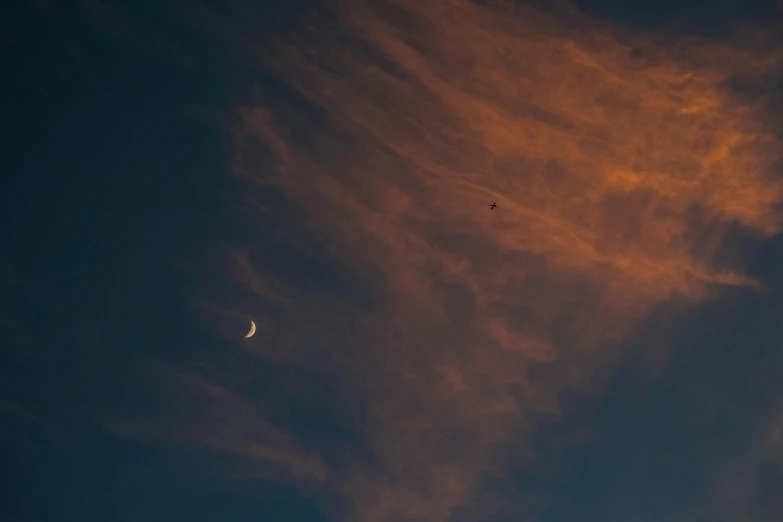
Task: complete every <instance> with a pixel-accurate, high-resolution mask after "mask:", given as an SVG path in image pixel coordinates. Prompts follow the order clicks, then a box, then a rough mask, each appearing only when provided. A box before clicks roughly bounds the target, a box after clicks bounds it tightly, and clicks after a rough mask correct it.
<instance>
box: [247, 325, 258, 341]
mask: <svg viewBox="0 0 783 522" xmlns="http://www.w3.org/2000/svg"><path fill="white" fill-rule="evenodd" d="M254 333H256V323H254V322H253V321H250V331H249V332H247V333H246V334H245V339H248V338H250V337H253V334H254Z"/></svg>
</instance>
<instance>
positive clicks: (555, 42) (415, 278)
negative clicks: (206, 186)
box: [175, 0, 783, 521]
mask: <svg viewBox="0 0 783 522" xmlns="http://www.w3.org/2000/svg"><path fill="white" fill-rule="evenodd" d="M302 25H303V26H302V27H301V28H300V29H299V30H297V31H295V32H293V33H292V34H291V35H282V36H279V37H277V38H275V39H274V46H273V47H272V46H270V45H268V43H269V42H267V41H265V42H255V41H247V42H243V43H244V47H243V52H245V53H247V56H248V57H250V59H251V60H253V61H254V63H255V64H257V65H258V66H260V67H262V68H263V69H264V70H266V71H273V74H275V75H276V76H277V77H278V79H279V80H280V83H281V85H282V86H281V87H280V89H279V90H278V91H272V90H271V89H270V90H266V91H264V90H263V89H262V91H263V92H262V95H261V96H259V97H258V99H256V100H254V101H252V102H249V103H246V104H244V105H242V106H240V107H236V110H235V118H233V120H232V124H231V125H230V128H229V129H228V131H229V132H230V134H231V136H232V137H233V142H234V146H235V149H234V152H235V156H234V169H235V173H236V175H237V176H238V177H239V178H240V180H241V181H242V182H243V183H245V184H246V187H247V196H246V197H245V198H244V200H243V201H242V202H241V204H242V205H244V206H245V208H247V206H248V205H249V206H250V207H251V208H252V207H253V205H254V201H255V199H254V198H255V197H256V194H257V193H256V192H255V190H256V189H258V188H259V187H263V188H264V189H273V190H274V191H275V192H276V193H277V194H279V195H280V197H281V198H283V199H284V200H285V201H286V202H287V204H288V205H291V206H293V207H294V208H296V209H297V210H299V211H301V216H304V217H303V221H304V222H305V228H306V230H308V233H309V234H310V238H317V239H318V242H319V245H320V246H319V247H318V248H317V252H316V251H314V250H313V249H311V250H307V249H305V247H302V246H301V245H298V244H293V243H292V244H290V245H289V246H288V247H287V248H289V251H290V252H297V253H298V254H297V255H299V254H301V256H304V258H307V259H310V260H312V261H313V263H315V265H318V264H319V263H326V264H328V265H329V266H331V267H338V268H334V270H333V271H331V272H329V271H328V270H327V271H326V272H324V273H325V274H327V275H324V276H323V277H324V280H326V279H329V280H331V281H332V283H331V284H326V283H324V284H321V286H318V284H316V283H312V284H309V283H308V284H305V283H304V282H303V281H304V280H305V279H306V278H307V277H315V276H313V275H312V273H311V272H312V271H311V272H307V273H306V274H303V273H299V272H295V271H293V272H292V271H288V272H287V271H286V270H285V269H283V268H281V267H276V268H275V270H271V269H270V264H269V257H270V256H272V255H278V253H270V252H269V251H265V250H264V249H263V248H261V247H259V246H258V245H257V243H258V241H259V238H258V237H252V236H250V235H248V237H246V238H243V239H242V240H239V241H237V245H236V246H235V247H234V248H233V250H232V251H231V252H230V255H231V256H232V259H233V264H230V265H227V266H231V267H233V268H232V269H231V274H232V277H233V278H234V281H235V283H237V284H238V285H239V286H240V287H242V288H244V289H245V290H247V291H246V292H243V293H242V295H243V296H244V297H243V298H242V299H241V302H239V303H232V304H231V305H230V306H231V307H235V308H239V307H242V308H243V309H246V310H249V312H248V313H255V315H256V316H259V315H260V316H261V317H259V323H261V324H267V325H268V327H267V328H260V329H259V334H258V335H257V337H256V338H254V339H256V343H257V344H255V345H254V349H252V352H251V353H252V357H255V358H258V359H260V360H273V361H275V363H276V364H278V363H284V364H286V365H288V366H286V367H287V368H291V370H290V373H286V374H285V375H282V374H281V376H278V377H271V378H272V379H278V380H279V382H280V383H281V386H284V387H286V386H290V387H292V389H296V387H297V386H304V385H302V384H301V381H300V379H304V377H302V376H305V375H306V376H308V377H307V378H311V379H316V380H319V381H323V382H326V383H328V386H327V387H328V388H329V389H330V390H332V392H331V393H332V395H330V398H329V401H328V408H330V410H329V411H330V412H331V413H333V414H334V416H336V417H341V416H342V417H341V418H344V420H345V426H343V427H344V428H345V429H346V430H348V431H349V432H351V433H352V437H353V438H349V439H347V440H342V441H339V440H331V439H330V440H328V441H324V440H323V439H328V438H329V435H325V434H321V435H319V433H323V430H322V428H323V426H319V425H316V424H314V425H312V426H309V427H302V426H301V425H296V426H294V424H292V423H291V422H289V421H288V420H285V416H283V417H277V418H278V420H277V421H275V420H274V418H273V417H274V416H273V415H270V416H269V417H268V418H267V419H265V421H264V422H265V423H266V424H264V425H265V426H266V428H265V429H268V430H271V431H269V432H268V434H272V435H270V437H271V438H269V441H268V446H267V447H268V448H269V452H270V453H269V455H272V454H274V455H277V456H279V455H286V457H272V458H267V457H268V456H269V455H267V454H265V455H267V456H266V457H263V456H262V457H263V458H262V462H264V459H266V460H265V461H267V462H268V463H274V462H278V463H283V464H284V465H287V466H289V467H290V468H291V469H292V470H296V469H300V468H301V467H302V462H306V463H307V464H306V465H304V468H306V469H310V473H309V474H310V475H317V476H318V477H320V478H321V479H322V480H323V481H324V484H325V487H328V488H330V489H332V490H333V491H336V492H339V493H340V494H341V498H343V499H344V503H345V504H346V505H347V506H348V507H347V512H348V513H350V518H353V519H356V520H362V521H366V520H389V521H392V520H428V521H445V520H461V516H463V515H462V514H464V513H470V512H472V511H471V510H481V512H482V513H483V514H484V515H487V514H488V513H491V512H493V511H499V510H506V509H511V508H510V506H511V505H513V504H514V502H513V500H514V498H501V499H498V497H497V496H496V495H488V494H487V493H486V488H485V487H484V485H485V484H486V483H487V482H488V481H490V480H493V481H494V480H500V481H503V480H511V479H510V478H508V477H505V473H504V470H505V469H506V467H507V466H509V465H511V464H513V465H518V464H519V463H520V462H524V460H525V458H526V457H527V456H529V455H531V454H532V453H533V452H534V449H533V447H532V445H531V443H530V441H531V436H532V434H534V433H535V432H536V430H537V427H538V425H539V422H540V420H539V419H540V418H541V416H542V415H545V416H550V417H551V416H557V415H560V414H561V408H562V404H561V398H562V395H563V393H565V392H580V391H581V392H585V391H588V390H592V389H594V387H596V386H597V387H599V388H600V384H601V382H602V380H603V379H605V378H606V376H607V374H608V373H611V369H612V368H613V367H614V366H615V365H616V364H617V362H618V361H619V360H620V359H621V358H622V356H623V355H624V353H623V341H624V340H625V339H626V337H627V336H628V335H629V333H630V332H632V331H633V329H634V328H635V327H636V326H638V325H639V324H640V322H641V321H643V320H644V319H645V318H646V317H647V315H648V313H649V311H650V310H651V309H652V308H653V307H655V306H659V305H662V304H664V303H667V302H670V301H672V300H675V301H676V302H677V303H678V305H696V304H698V303H699V302H701V301H703V300H705V299H709V298H711V296H713V295H714V294H713V293H712V292H713V290H714V289H715V288H720V287H722V286H749V287H752V286H755V285H757V284H758V282H757V281H755V280H754V279H753V278H752V277H750V276H749V275H748V274H747V272H746V271H745V267H744V266H743V263H744V262H745V260H744V259H742V258H741V257H739V255H738V254H737V255H735V254H734V253H732V252H731V249H730V246H731V245H732V241H733V240H734V238H736V236H737V234H738V233H737V230H739V231H740V232H739V235H741V236H743V237H752V238H764V237H769V236H772V235H774V234H776V233H778V232H779V231H780V228H781V216H780V213H779V209H780V203H781V201H783V184H781V181H780V178H779V169H780V164H781V159H783V158H782V157H781V156H783V154H782V153H781V150H783V149H781V142H780V135H779V134H778V133H777V129H776V128H775V127H774V125H775V122H774V120H773V119H772V118H771V116H770V113H769V110H768V108H769V106H770V105H769V104H770V101H771V98H770V97H771V96H772V94H771V93H769V92H768V91H767V90H764V89H761V90H759V89H758V88H757V89H756V90H755V91H754V92H755V96H753V97H749V96H748V95H747V92H748V89H749V88H752V87H754V86H756V87H757V86H762V87H764V85H766V84H765V82H766V81H767V78H768V76H769V75H770V74H773V73H774V72H775V71H777V70H778V68H779V67H780V59H781V57H782V55H781V52H780V48H778V47H775V45H774V42H771V41H765V40H764V39H763V38H761V37H759V38H755V39H749V38H745V39H742V38H738V39H737V40H736V41H730V42H721V41H708V40H699V39H691V40H683V41H680V42H671V41H669V42H663V41H661V40H658V39H656V37H655V36H654V35H651V34H635V33H633V32H631V31H629V30H625V29H620V28H615V27H611V26H609V25H607V24H604V23H599V22H597V21H595V20H592V19H590V18H588V17H586V16H582V15H580V14H578V13H573V12H572V13H571V14H569V15H566V14H563V13H552V12H549V13H547V12H544V11H541V10H537V9H536V8H534V7H530V6H523V7H519V8H517V9H516V10H515V11H514V13H513V15H509V14H507V13H504V12H500V11H498V10H493V9H490V8H487V7H482V6H479V5H477V4H476V3H472V2H467V1H460V0H455V1H452V2H440V1H418V2H405V1H401V2H373V3H368V2H360V1H358V0H356V1H343V2H338V3H337V4H336V5H334V6H333V8H330V9H327V10H325V11H323V12H321V13H320V15H319V16H314V17H313V18H308V19H307V22H303V24H302ZM740 85H741V86H743V90H740V89H739V88H738V86H740ZM751 90H752V89H751ZM280 92H285V93H286V94H285V95H281V94H280ZM493 201H497V203H498V208H497V210H495V211H490V210H489V209H488V208H487V207H486V205H487V204H489V203H492V202H493ZM237 204H238V205H239V204H240V202H237ZM255 205H256V208H257V209H258V212H257V214H255V216H253V215H252V214H251V215H250V218H251V219H257V220H258V222H259V223H261V222H263V221H264V220H267V219H273V218H270V217H269V214H270V213H271V214H274V213H275V211H270V210H269V209H268V208H267V207H266V206H265V204H264V203H262V202H261V201H255ZM245 217H248V216H247V215H246V216H245ZM281 226H283V227H284V226H285V225H281ZM259 228H260V227H259ZM262 239H263V238H262ZM281 244H285V239H283V240H281ZM298 259H300V260H301V257H300V258H298ZM297 262H298V261H297ZM293 263H294V264H295V263H296V262H293ZM330 270H331V269H330ZM334 281H339V282H340V284H335V283H334ZM340 285H343V286H340ZM349 288H350V292H349V291H347V289H349ZM660 349H661V350H666V347H663V346H662V347H660ZM244 356H245V357H248V355H247V354H245V355H244ZM291 375H297V376H298V377H296V378H294V377H291ZM200 389H204V388H203V387H200ZM302 389H308V390H309V388H307V387H306V386H304V388H302ZM292 393H293V392H292ZM226 397H227V398H226V401H227V402H226V403H225V406H220V407H216V410H221V411H223V412H224V413H223V414H222V415H225V419H231V420H230V421H229V423H228V424H227V425H226V426H230V425H232V424H231V423H232V422H237V423H239V424H238V425H241V426H243V427H241V428H237V429H236V430H233V431H231V433H230V434H227V433H222V435H221V432H216V433H215V434H214V436H212V435H211V436H208V437H206V436H200V435H199V433H200V432H199V431H198V430H196V431H190V430H186V432H187V433H189V434H190V435H192V436H193V437H194V438H196V439H198V440H201V441H202V442H203V441H214V445H215V446H216V447H218V448H223V449H226V450H229V449H231V450H232V451H239V452H241V453H242V454H248V455H249V454H250V453H253V451H251V449H249V448H250V447H251V446H249V444H250V442H249V441H250V440H253V437H254V436H253V435H251V434H250V433H249V432H248V431H247V430H246V429H245V427H247V426H250V425H251V424H252V422H251V421H250V420H249V419H252V418H254V417H253V414H252V413H248V412H249V410H246V409H245V406H244V405H245V404H246V402H245V401H249V402H250V403H254V404H264V405H269V407H270V408H272V409H275V408H278V409H281V410H286V409H287V408H288V407H289V406H288V405H286V403H285V401H284V400H282V399H280V397H278V399H279V401H280V402H277V403H274V399H271V398H270V397H269V396H267V397H259V398H257V399H252V400H251V399H243V398H241V397H239V396H234V398H233V399H229V398H228V396H226ZM285 397H288V398H290V397H291V395H286V396H285ZM194 400H195V399H194ZM273 403H274V404H273ZM231 405H233V406H231ZM249 407H250V406H247V408H249ZM291 407H292V408H293V406H291ZM346 412H347V413H346ZM222 418H223V417H221V419H222ZM279 419H283V420H279ZM201 422H204V423H206V424H208V425H212V424H221V423H222V422H225V421H223V420H217V419H214V420H210V419H205V420H203V421H201ZM286 426H288V428H286ZM346 426H347V428H346ZM226 429H228V428H226ZM175 431H176V430H175ZM210 444H212V443H211V442H210ZM328 445H331V446H330V447H331V450H329V451H333V453H332V454H331V456H328V457H324V458H323V460H318V459H316V458H315V457H313V458H312V459H311V460H306V459H305V457H303V455H306V454H308V452H309V451H310V449H308V446H309V447H311V448H316V447H321V446H328ZM254 447H255V446H254ZM243 448H244V449H243ZM274 448H276V449H274ZM335 448H337V449H335ZM275 452H282V453H275ZM294 455H300V456H299V457H294ZM308 458H309V457H308ZM303 459H305V460H303ZM313 459H314V460H313ZM294 475H295V473H294ZM288 478H290V477H288ZM510 489H513V488H510ZM520 498H521V499H522V500H520V501H519V502H517V503H516V505H515V506H514V509H520V512H524V511H525V509H524V505H522V506H521V507H520V503H521V504H524V503H525V502H526V501H525V500H524V499H525V497H524V496H521V497H520Z"/></svg>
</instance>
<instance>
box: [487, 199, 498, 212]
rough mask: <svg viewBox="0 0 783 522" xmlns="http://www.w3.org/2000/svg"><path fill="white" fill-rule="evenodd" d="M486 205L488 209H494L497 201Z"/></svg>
mask: <svg viewBox="0 0 783 522" xmlns="http://www.w3.org/2000/svg"><path fill="white" fill-rule="evenodd" d="M487 206H488V207H489V209H490V210H495V207H497V206H498V203H497V201H496V202H494V203H492V204H491V205H487Z"/></svg>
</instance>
